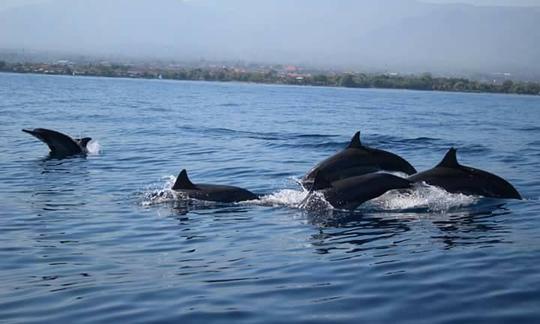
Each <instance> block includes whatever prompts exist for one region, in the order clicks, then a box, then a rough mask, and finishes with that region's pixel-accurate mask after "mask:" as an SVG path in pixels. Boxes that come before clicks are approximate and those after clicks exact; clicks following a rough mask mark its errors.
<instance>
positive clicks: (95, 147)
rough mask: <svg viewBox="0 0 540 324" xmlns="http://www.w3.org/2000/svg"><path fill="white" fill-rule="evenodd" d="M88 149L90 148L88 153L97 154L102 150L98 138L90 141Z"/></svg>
mask: <svg viewBox="0 0 540 324" xmlns="http://www.w3.org/2000/svg"><path fill="white" fill-rule="evenodd" d="M86 149H87V150H88V154H91V155H96V154H99V152H101V145H100V144H99V142H98V141H97V140H92V141H90V142H88V144H87V145H86Z"/></svg>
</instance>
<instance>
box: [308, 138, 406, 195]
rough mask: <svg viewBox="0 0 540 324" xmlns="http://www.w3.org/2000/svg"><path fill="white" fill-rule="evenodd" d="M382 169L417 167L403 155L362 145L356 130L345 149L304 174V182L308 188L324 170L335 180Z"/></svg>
mask: <svg viewBox="0 0 540 324" xmlns="http://www.w3.org/2000/svg"><path fill="white" fill-rule="evenodd" d="M381 170H384V171H399V172H403V173H406V174H414V173H416V169H415V168H414V167H413V166H412V165H411V164H410V163H409V162H407V161H406V160H405V159H403V158H402V157H400V156H398V155H396V154H394V153H390V152H387V151H383V150H379V149H376V148H371V147H367V146H365V145H362V143H361V142H360V132H356V134H354V136H353V137H352V139H351V142H350V143H349V145H348V146H347V147H346V148H345V149H344V150H342V151H341V152H338V153H336V154H334V155H333V156H331V157H329V158H327V159H326V160H324V161H322V162H320V163H319V164H317V165H316V166H315V167H314V168H313V169H311V170H310V171H309V172H308V173H307V174H306V175H305V176H304V178H303V179H302V184H303V185H304V187H306V188H308V187H309V185H310V184H312V183H313V180H314V179H315V176H316V175H317V173H319V172H324V175H325V178H326V179H327V180H328V181H330V182H333V181H336V180H341V179H346V178H348V177H354V176H359V175H362V174H367V173H372V172H376V171H381Z"/></svg>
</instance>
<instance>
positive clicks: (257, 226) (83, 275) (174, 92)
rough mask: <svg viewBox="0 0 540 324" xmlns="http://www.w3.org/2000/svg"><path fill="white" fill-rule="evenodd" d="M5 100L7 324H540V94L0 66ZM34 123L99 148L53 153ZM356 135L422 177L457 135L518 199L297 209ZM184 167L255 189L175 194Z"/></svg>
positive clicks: (427, 197) (462, 150) (0, 93)
mask: <svg viewBox="0 0 540 324" xmlns="http://www.w3.org/2000/svg"><path fill="white" fill-rule="evenodd" d="M0 99H1V100H0V116H1V118H0V166H1V170H2V172H1V173H0V206H1V207H0V282H1V283H2V284H1V286H0V322H6V323H44V322H49V323H60V322H78V323H95V322H130V323H148V322H171V323H172V322H174V323H186V322H204V323H231V322H234V323H276V322H283V323H285V322H286V323H290V322H295V323H317V322H319V323H329V322H331V323H359V322H368V323H395V322H400V323H508V322H516V323H517V322H519V323H538V322H540V204H539V199H540V178H539V173H538V169H539V167H540V126H539V125H540V124H539V122H540V98H539V97H530V96H513V95H492V94H461V93H439V92H417V91H392V90H369V89H366V90H363V89H341V88H317V87H294V86H273V85H254V84H240V83H206V82H178V81H165V80H130V79H107V78H90V77H88V78H86V77H65V76H40V75H15V74H0ZM36 127H45V128H52V129H57V130H59V131H62V132H65V133H67V134H70V135H72V136H90V137H92V138H93V139H94V140H93V142H91V153H90V154H89V155H88V156H87V157H74V158H69V159H63V160H55V159H47V152H48V149H47V147H46V146H45V145H44V144H43V143H41V142H39V141H37V140H36V139H34V138H33V137H31V136H28V134H25V133H23V132H21V129H22V128H36ZM357 130H360V131H361V132H362V140H363V142H364V143H366V144H367V145H370V146H373V147H377V148H382V149H386V150H389V151H392V152H394V153H397V154H400V155H401V156H403V157H404V158H406V159H407V160H408V161H409V162H411V164H413V165H414V166H415V167H416V168H417V169H418V170H425V169H428V168H431V167H432V166H434V165H435V164H436V163H438V162H439V161H440V159H441V158H442V156H443V155H444V153H445V152H446V150H447V149H448V148H449V147H451V146H454V147H456V148H457V149H458V160H459V161H460V162H461V163H462V164H465V165H470V166H473V167H477V168H481V169H485V170H488V171H490V172H493V173H495V174H498V175H500V176H502V177H504V178H505V179H507V180H508V181H510V182H511V183H512V184H514V186H515V187H516V188H517V189H518V191H520V193H521V194H522V195H523V197H524V198H525V199H524V200H522V201H517V200H496V199H485V198H481V197H471V196H465V195H459V194H449V193H446V192H444V191H443V190H440V189H438V188H433V187H422V188H419V189H418V190H415V191H414V192H411V193H409V194H399V193H395V192H389V193H387V194H385V195H384V196H382V197H379V198H377V199H375V200H373V201H370V202H368V203H366V204H364V205H362V206H361V207H360V208H359V209H358V210H356V211H355V212H352V213H347V212H342V211H336V210H331V209H324V208H323V209H318V210H312V209H306V208H302V204H301V202H302V200H303V199H304V197H305V196H306V192H305V191H303V190H302V189H301V187H300V186H299V185H298V183H297V181H298V179H299V178H300V177H301V176H302V175H303V174H304V173H305V172H307V171H308V170H309V169H310V168H311V167H312V166H314V165H315V164H316V163H317V162H319V161H320V160H322V159H324V158H326V157H328V156H330V155H331V154H333V153H335V152H337V151H339V150H341V149H342V148H343V147H344V146H346V144H347V143H348V142H349V140H350V137H351V136H352V135H353V134H354V132H355V131H357ZM182 168H186V169H187V170H188V172H189V175H190V178H191V179H192V180H193V181H194V182H203V183H220V184H230V185H237V186H242V187H245V188H248V189H250V190H252V191H254V192H256V193H260V194H262V195H264V196H263V198H262V200H261V201H260V202H248V203H239V204H211V203H201V202H193V201H191V202H189V201H188V202H186V201H183V200H178V199H175V196H174V195H173V194H172V193H171V191H170V190H169V189H168V188H170V186H171V183H172V181H173V180H174V179H175V176H176V175H177V174H178V173H179V171H180V170H181V169H182Z"/></svg>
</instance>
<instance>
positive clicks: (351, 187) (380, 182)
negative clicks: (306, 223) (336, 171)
mask: <svg viewBox="0 0 540 324" xmlns="http://www.w3.org/2000/svg"><path fill="white" fill-rule="evenodd" d="M411 184H412V182H411V181H409V180H407V179H404V178H400V177H398V176H395V175H393V174H389V173H369V174H364V175H361V176H355V177H350V178H347V179H342V180H337V181H334V182H330V181H329V180H328V178H326V175H324V173H323V172H318V173H317V175H316V176H315V180H314V182H313V186H312V188H311V190H310V193H309V194H308V197H307V198H306V200H307V199H309V198H310V195H312V194H313V192H314V191H319V192H321V193H322V194H323V195H324V199H325V200H326V201H327V202H328V203H330V205H332V207H334V208H338V209H348V210H353V209H355V208H356V207H358V206H360V205H361V204H362V203H364V202H366V201H368V200H371V199H373V198H377V197H379V196H381V195H382V194H384V193H385V192H387V191H389V190H393V189H408V188H411Z"/></svg>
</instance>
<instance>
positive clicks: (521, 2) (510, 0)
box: [0, 0, 540, 10]
mask: <svg viewBox="0 0 540 324" xmlns="http://www.w3.org/2000/svg"><path fill="white" fill-rule="evenodd" d="M48 1H55V0H0V10H2V9H6V8H12V7H17V6H24V5H27V4H33V3H39V2H48ZM111 1H114V0H111ZM179 1H181V0H179ZM189 1H197V0H189ZM224 1H226V0H224ZM421 1H423V2H431V3H467V4H473V5H481V6H490V5H491V6H540V0H421ZM152 2H154V4H155V5H156V6H159V1H152Z"/></svg>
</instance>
